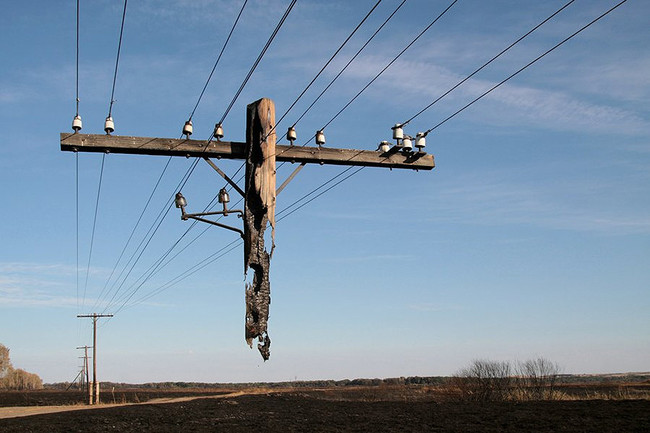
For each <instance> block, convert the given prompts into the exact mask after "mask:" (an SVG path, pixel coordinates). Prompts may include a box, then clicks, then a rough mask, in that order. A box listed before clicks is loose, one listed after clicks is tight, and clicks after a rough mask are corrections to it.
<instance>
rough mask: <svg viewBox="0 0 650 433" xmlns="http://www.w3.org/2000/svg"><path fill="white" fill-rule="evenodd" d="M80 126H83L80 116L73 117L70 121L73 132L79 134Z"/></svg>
mask: <svg viewBox="0 0 650 433" xmlns="http://www.w3.org/2000/svg"><path fill="white" fill-rule="evenodd" d="M82 126H83V125H82V123H81V116H80V115H78V114H77V115H76V116H74V119H72V129H73V130H74V132H79V131H81V128H82Z"/></svg>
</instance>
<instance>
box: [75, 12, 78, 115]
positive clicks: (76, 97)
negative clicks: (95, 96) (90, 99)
mask: <svg viewBox="0 0 650 433" xmlns="http://www.w3.org/2000/svg"><path fill="white" fill-rule="evenodd" d="M76 57H77V58H76V74H75V75H76V83H75V88H76V92H75V103H76V110H75V111H76V115H75V117H77V116H79V0H77V50H76Z"/></svg>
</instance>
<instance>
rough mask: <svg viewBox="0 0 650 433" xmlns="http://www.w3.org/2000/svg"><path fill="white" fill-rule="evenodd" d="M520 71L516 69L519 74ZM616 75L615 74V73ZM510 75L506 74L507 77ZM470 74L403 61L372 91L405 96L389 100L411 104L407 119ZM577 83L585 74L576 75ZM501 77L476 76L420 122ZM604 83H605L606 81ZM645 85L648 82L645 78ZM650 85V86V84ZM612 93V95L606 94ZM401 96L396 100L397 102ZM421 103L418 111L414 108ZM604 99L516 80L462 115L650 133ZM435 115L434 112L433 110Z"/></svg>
mask: <svg viewBox="0 0 650 433" xmlns="http://www.w3.org/2000/svg"><path fill="white" fill-rule="evenodd" d="M388 61H389V59H386V58H383V57H378V56H367V57H364V58H363V59H360V60H359V61H358V62H356V63H355V64H354V67H351V68H350V76H351V77H354V78H363V79H370V78H372V77H374V76H375V75H376V74H377V72H378V71H380V70H381V68H383V67H384V66H385V65H386V64H387V63H388ZM515 70H516V69H513V71H512V72H514V71H515ZM612 73H613V72H612ZM506 76H507V75H504V78H505V77H506ZM464 77H465V76H463V75H461V74H457V73H455V72H453V71H451V70H449V69H447V68H444V67H442V66H440V65H437V64H435V63H430V62H427V61H422V60H404V61H399V62H397V63H395V64H394V65H393V67H391V68H390V69H388V70H387V71H386V73H385V74H384V76H382V77H381V79H380V80H378V81H377V82H376V88H375V89H373V91H372V92H371V94H374V95H377V96H375V97H379V95H381V98H382V100H383V101H384V102H386V97H385V95H387V94H388V95H401V97H400V98H391V99H390V102H391V104H393V103H399V102H400V100H401V101H404V102H403V106H404V108H408V110H409V111H408V113H405V115H404V116H405V117H408V116H411V115H413V114H415V113H416V112H417V111H418V110H419V108H424V107H425V106H426V105H427V104H428V103H430V102H432V101H433V100H434V99H436V98H438V97H439V96H440V95H442V94H443V93H445V92H446V91H447V90H448V89H450V88H451V87H453V86H454V85H455V84H456V83H458V82H460V81H461V80H462V79H463V78H464ZM575 79H576V81H581V80H582V78H579V77H576V78H575ZM497 83H498V81H490V80H483V79H471V80H468V81H467V82H465V83H464V84H463V85H461V86H460V87H458V88H457V89H456V90H454V91H453V92H452V93H450V94H449V95H448V96H446V97H445V98H443V99H442V100H441V101H440V102H438V103H437V105H436V110H435V111H434V110H433V109H432V110H430V111H428V112H425V113H424V114H422V115H421V116H420V118H418V121H419V122H423V121H424V119H431V120H430V123H431V125H429V126H434V124H435V123H437V122H438V121H441V120H442V119H443V118H444V117H446V114H440V113H441V112H442V113H448V114H451V113H453V112H454V111H456V110H457V109H459V108H461V107H463V106H464V105H465V104H467V103H469V102H471V101H472V100H473V99H474V98H476V97H478V96H480V95H481V94H483V93H484V92H486V91H487V90H489V89H490V88H492V87H493V86H495V85H496V84H497ZM601 83H602V81H601ZM641 83H643V81H641ZM646 87H647V86H646ZM607 96H608V97H613V96H614V95H613V94H610V95H607ZM396 100H397V101H396ZM414 106H416V107H418V108H417V109H414V108H413V107H414ZM621 106H623V107H624V106H625V105H624V104H620V103H617V105H616V106H614V105H610V104H608V103H604V102H591V101H590V100H587V99H584V98H582V97H580V95H578V94H573V93H567V92H565V91H561V90H554V91H550V90H545V89H541V88H535V87H532V86H530V85H521V84H518V82H517V79H516V78H515V79H513V81H512V82H508V83H506V84H504V85H502V86H501V87H499V88H497V89H496V90H494V91H493V92H491V93H490V94H489V95H487V96H486V97H485V98H483V99H482V100H480V101H478V102H477V103H476V104H475V105H474V106H473V107H471V108H469V109H468V111H467V112H466V113H463V114H462V115H461V116H464V117H468V116H469V117H471V118H472V119H475V120H479V121H482V122H489V123H490V124H493V125H494V124H497V125H498V124H501V125H504V126H509V125H518V126H525V125H528V126H536V127H543V128H547V129H552V130H560V131H580V132H584V131H592V132H612V131H616V133H618V134H621V133H623V134H647V133H650V122H649V121H648V120H647V119H645V118H644V117H641V115H639V114H638V113H637V112H635V111H633V109H631V108H630V109H628V108H621ZM434 112H435V113H436V114H435V115H434V114H433V113H434Z"/></svg>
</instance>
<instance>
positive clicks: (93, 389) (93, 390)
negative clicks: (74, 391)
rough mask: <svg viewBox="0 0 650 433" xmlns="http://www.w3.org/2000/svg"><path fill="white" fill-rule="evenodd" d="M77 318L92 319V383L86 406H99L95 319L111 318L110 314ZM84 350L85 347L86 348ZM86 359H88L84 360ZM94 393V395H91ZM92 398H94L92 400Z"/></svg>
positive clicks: (79, 315)
mask: <svg viewBox="0 0 650 433" xmlns="http://www.w3.org/2000/svg"><path fill="white" fill-rule="evenodd" d="M77 317H85V318H92V319H93V345H92V348H93V383H92V386H90V388H89V389H90V390H89V392H88V394H89V396H88V400H89V401H88V404H99V382H97V319H99V318H100V317H113V315H112V314H97V313H93V314H78V315H77ZM86 350H88V349H87V347H86ZM86 359H88V358H86ZM93 393H94V395H93ZM93 396H94V398H93Z"/></svg>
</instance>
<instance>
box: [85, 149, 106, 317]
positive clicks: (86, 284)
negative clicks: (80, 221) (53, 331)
mask: <svg viewBox="0 0 650 433" xmlns="http://www.w3.org/2000/svg"><path fill="white" fill-rule="evenodd" d="M105 159H106V154H105V153H103V154H102V166H101V169H100V171H99V182H98V185H97V199H96V200H95V216H94V217H93V229H92V233H91V235H90V249H89V252H88V266H87V267H86V282H85V283H84V294H83V298H82V302H81V306H82V307H83V306H84V305H85V303H86V290H87V288H88V276H89V275H90V262H91V259H92V256H93V245H94V243H95V227H96V225H97V213H98V212H97V211H98V210H99V197H100V195H101V191H102V179H103V177H104V161H105Z"/></svg>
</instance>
